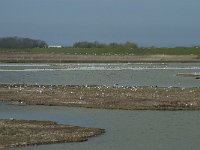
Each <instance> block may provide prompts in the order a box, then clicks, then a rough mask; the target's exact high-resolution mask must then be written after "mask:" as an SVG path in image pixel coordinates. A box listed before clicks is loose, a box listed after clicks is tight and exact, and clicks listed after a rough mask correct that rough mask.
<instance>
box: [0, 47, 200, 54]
mask: <svg viewBox="0 0 200 150" xmlns="http://www.w3.org/2000/svg"><path fill="white" fill-rule="evenodd" d="M0 53H36V54H38V53H40V54H67V55H198V56H200V48H137V49H133V48H33V49H0Z"/></svg>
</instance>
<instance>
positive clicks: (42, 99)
mask: <svg viewBox="0 0 200 150" xmlns="http://www.w3.org/2000/svg"><path fill="white" fill-rule="evenodd" d="M0 100H1V101H5V102H9V103H11V104H17V105H47V106H69V107H87V108H103V109H127V110H196V109H200V88H156V87H155V88H154V87H104V86H91V87H85V86H41V85H40V86H36V85H34V86H31V85H29V86H27V85H1V86H0Z"/></svg>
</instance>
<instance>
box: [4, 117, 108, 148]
mask: <svg viewBox="0 0 200 150" xmlns="http://www.w3.org/2000/svg"><path fill="white" fill-rule="evenodd" d="M102 133H104V130H103V129H98V128H81V127H78V126H71V125H62V124H57V123H56V122H52V121H36V120H14V119H10V120H0V149H1V148H9V147H19V146H28V145H40V144H52V143H65V142H83V141H86V140H87V139H88V138H89V137H93V136H97V135H100V134H102Z"/></svg>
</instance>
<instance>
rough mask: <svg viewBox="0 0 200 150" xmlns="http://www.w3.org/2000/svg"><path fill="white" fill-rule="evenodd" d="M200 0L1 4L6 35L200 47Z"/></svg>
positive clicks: (9, 0)
mask: <svg viewBox="0 0 200 150" xmlns="http://www.w3.org/2000/svg"><path fill="white" fill-rule="evenodd" d="M199 15H200V0H0V37H4V36H20V37H30V38H36V39H42V40H45V41H47V42H48V43H49V44H64V45H70V44H72V43H74V42H76V41H83V40H87V41H95V40H96V41H99V42H106V43H108V42H124V41H133V42H136V43H138V44H139V46H151V45H155V46H192V45H197V44H198V45H200V19H199Z"/></svg>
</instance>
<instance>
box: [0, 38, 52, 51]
mask: <svg viewBox="0 0 200 150" xmlns="http://www.w3.org/2000/svg"><path fill="white" fill-rule="evenodd" d="M47 46H48V45H47V43H46V42H45V41H42V40H34V39H30V38H19V37H5V38H0V48H12V49H23V48H36V47H37V48H45V47H47Z"/></svg>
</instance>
